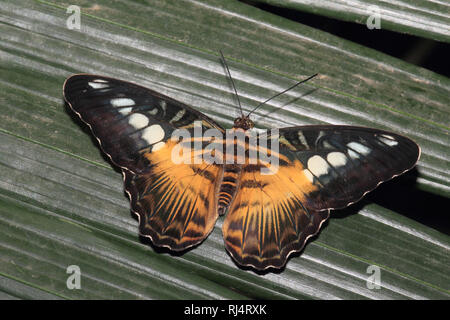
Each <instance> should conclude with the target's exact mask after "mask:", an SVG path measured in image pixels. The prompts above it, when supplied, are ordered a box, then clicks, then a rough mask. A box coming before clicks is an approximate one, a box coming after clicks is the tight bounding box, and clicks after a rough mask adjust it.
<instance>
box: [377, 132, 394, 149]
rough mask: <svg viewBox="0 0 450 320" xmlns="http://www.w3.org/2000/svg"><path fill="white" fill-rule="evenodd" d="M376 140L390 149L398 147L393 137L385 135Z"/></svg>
mask: <svg viewBox="0 0 450 320" xmlns="http://www.w3.org/2000/svg"><path fill="white" fill-rule="evenodd" d="M378 140H380V141H381V142H383V143H385V144H387V145H388V146H390V147H393V146H396V145H398V142H397V141H396V140H395V138H394V137H392V136H388V135H387V134H382V135H380V136H379V137H378Z"/></svg>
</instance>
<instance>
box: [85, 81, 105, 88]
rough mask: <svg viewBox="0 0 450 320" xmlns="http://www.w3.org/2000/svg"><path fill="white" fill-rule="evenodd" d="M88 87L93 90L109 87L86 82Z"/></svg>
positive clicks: (103, 84)
mask: <svg viewBox="0 0 450 320" xmlns="http://www.w3.org/2000/svg"><path fill="white" fill-rule="evenodd" d="M88 84H89V86H90V87H91V88H93V89H103V88H108V87H109V86H108V85H107V84H105V83H98V82H88Z"/></svg>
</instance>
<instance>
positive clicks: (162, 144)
mask: <svg viewBox="0 0 450 320" xmlns="http://www.w3.org/2000/svg"><path fill="white" fill-rule="evenodd" d="M165 145H166V144H165V143H164V142H162V141H160V142H158V143H155V144H154V145H153V147H152V152H154V151H158V150H159V149H161V148H163V147H164V146H165Z"/></svg>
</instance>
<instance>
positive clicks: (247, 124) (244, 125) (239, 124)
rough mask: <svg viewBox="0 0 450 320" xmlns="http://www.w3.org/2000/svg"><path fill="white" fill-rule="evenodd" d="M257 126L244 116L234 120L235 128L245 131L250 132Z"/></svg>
mask: <svg viewBox="0 0 450 320" xmlns="http://www.w3.org/2000/svg"><path fill="white" fill-rule="evenodd" d="M254 126H255V124H254V123H253V121H252V120H250V118H249V117H248V116H244V115H242V116H241V117H239V118H236V119H234V125H233V128H240V129H244V130H246V131H247V130H250V129H252V128H253V127H254Z"/></svg>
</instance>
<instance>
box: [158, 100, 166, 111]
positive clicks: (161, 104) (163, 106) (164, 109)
mask: <svg viewBox="0 0 450 320" xmlns="http://www.w3.org/2000/svg"><path fill="white" fill-rule="evenodd" d="M159 105H160V106H161V108H162V109H163V111H166V107H167V103H166V102H165V101H164V100H160V101H159Z"/></svg>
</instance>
